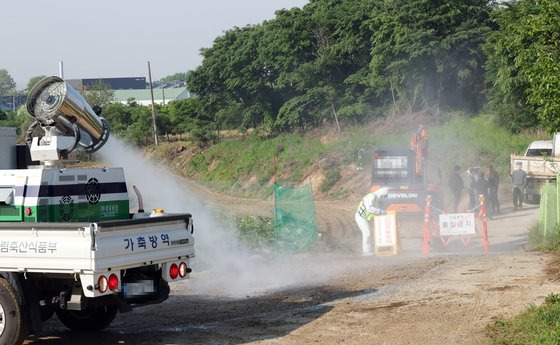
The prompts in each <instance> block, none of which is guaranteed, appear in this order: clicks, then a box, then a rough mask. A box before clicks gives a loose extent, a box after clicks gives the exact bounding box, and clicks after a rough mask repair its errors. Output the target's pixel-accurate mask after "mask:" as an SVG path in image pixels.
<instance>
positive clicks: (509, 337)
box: [485, 294, 560, 345]
mask: <svg viewBox="0 0 560 345" xmlns="http://www.w3.org/2000/svg"><path fill="white" fill-rule="evenodd" d="M485 333H486V336H487V338H488V339H489V342H488V343H489V344H493V345H505V344H508V345H531V344H534V345H547V344H550V345H552V344H558V343H559V342H560V295H559V294H550V295H549V296H548V297H547V298H546V299H545V301H544V303H543V304H542V305H541V306H538V307H537V306H535V305H531V306H530V307H529V308H528V309H527V310H526V311H524V312H523V313H521V314H520V315H518V316H516V317H514V318H512V319H510V320H497V321H495V322H494V323H493V324H491V325H489V326H487V328H486V332H485Z"/></svg>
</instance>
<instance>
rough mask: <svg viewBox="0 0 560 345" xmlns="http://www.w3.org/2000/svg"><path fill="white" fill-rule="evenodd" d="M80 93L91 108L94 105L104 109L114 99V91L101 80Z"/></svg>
mask: <svg viewBox="0 0 560 345" xmlns="http://www.w3.org/2000/svg"><path fill="white" fill-rule="evenodd" d="M80 93H81V94H82V96H83V97H84V99H85V100H86V102H88V103H89V105H90V106H92V107H93V106H94V105H98V106H100V107H104V106H105V105H107V104H109V103H110V102H112V101H113V100H114V99H115V91H113V89H111V87H110V86H109V85H107V84H105V83H104V82H103V81H101V80H98V81H97V82H96V83H95V84H93V85H92V86H91V87H89V88H88V89H87V90H82V91H81V92H80Z"/></svg>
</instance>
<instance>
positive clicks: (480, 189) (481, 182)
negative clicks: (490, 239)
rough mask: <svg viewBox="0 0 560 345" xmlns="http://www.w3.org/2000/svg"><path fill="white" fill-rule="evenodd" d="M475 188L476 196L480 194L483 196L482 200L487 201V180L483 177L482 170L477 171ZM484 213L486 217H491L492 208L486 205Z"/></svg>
mask: <svg viewBox="0 0 560 345" xmlns="http://www.w3.org/2000/svg"><path fill="white" fill-rule="evenodd" d="M475 190H476V196H477V197H478V196H480V195H482V196H483V197H484V202H485V203H488V195H489V188H488V181H487V180H486V178H485V177H484V172H482V171H479V172H478V178H477V179H476V182H475ZM486 214H487V215H488V218H490V219H492V208H490V207H487V208H486Z"/></svg>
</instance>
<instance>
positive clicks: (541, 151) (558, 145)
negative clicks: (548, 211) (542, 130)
mask: <svg viewBox="0 0 560 345" xmlns="http://www.w3.org/2000/svg"><path fill="white" fill-rule="evenodd" d="M518 162H520V163H521V168H522V169H523V170H525V172H526V173H527V186H526V189H525V198H526V199H527V202H530V203H539V201H540V190H541V187H542V186H543V184H544V183H545V182H546V181H555V180H556V175H557V174H558V173H559V172H560V133H556V134H555V135H554V139H553V140H548V141H533V142H532V143H530V144H529V146H528V147H527V150H525V155H523V156H518V155H515V154H512V155H511V158H510V172H513V170H514V169H515V168H516V166H517V163H518Z"/></svg>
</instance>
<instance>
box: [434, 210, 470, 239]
mask: <svg viewBox="0 0 560 345" xmlns="http://www.w3.org/2000/svg"><path fill="white" fill-rule="evenodd" d="M439 234H440V235H441V236H455V235H474V234H476V229H475V222H474V213H450V214H440V215H439Z"/></svg>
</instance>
